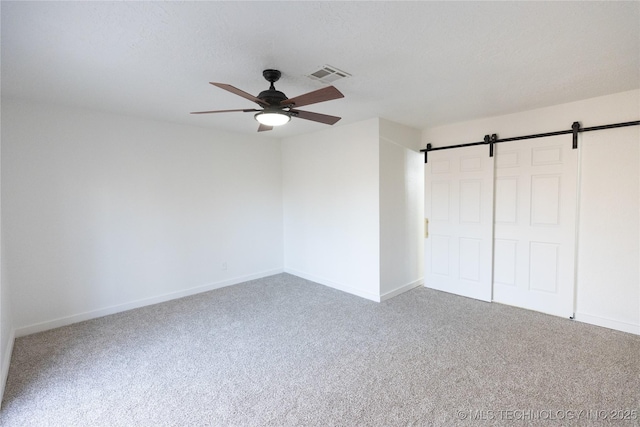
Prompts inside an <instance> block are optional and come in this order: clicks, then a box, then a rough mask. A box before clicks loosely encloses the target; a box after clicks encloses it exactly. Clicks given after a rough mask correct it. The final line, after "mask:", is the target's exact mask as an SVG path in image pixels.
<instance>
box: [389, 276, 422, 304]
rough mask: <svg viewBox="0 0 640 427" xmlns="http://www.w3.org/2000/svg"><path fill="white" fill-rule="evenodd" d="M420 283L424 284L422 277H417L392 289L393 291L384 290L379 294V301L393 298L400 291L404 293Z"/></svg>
mask: <svg viewBox="0 0 640 427" xmlns="http://www.w3.org/2000/svg"><path fill="white" fill-rule="evenodd" d="M422 284H424V279H418V280H414V281H413V282H411V283H407V284H406V285H402V286H400V287H398V288H396V289H394V290H393V291H389V292H385V293H384V294H382V295H380V301H386V300H388V299H390V298H393V297H395V296H398V295H400V294H402V293H405V292H407V291H409V290H411V289H413V288H417V287H418V286H422Z"/></svg>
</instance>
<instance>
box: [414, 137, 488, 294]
mask: <svg viewBox="0 0 640 427" xmlns="http://www.w3.org/2000/svg"><path fill="white" fill-rule="evenodd" d="M493 171H494V165H493V158H492V157H489V153H488V147H486V146H475V147H465V148H457V149H452V150H441V151H432V152H429V153H428V162H427V164H426V165H425V193H426V194H425V216H426V218H427V219H428V221H429V223H428V231H429V235H428V237H426V238H425V252H424V253H425V286H426V287H428V288H432V289H437V290H441V291H446V292H451V293H454V294H458V295H463V296H467V297H471V298H476V299H480V300H483V301H491V267H492V233H493Z"/></svg>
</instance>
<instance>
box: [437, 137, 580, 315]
mask: <svg viewBox="0 0 640 427" xmlns="http://www.w3.org/2000/svg"><path fill="white" fill-rule="evenodd" d="M569 142H570V141H567V137H566V136H565V137H562V136H554V137H548V138H544V139H541V140H529V141H518V142H515V143H509V144H502V145H500V146H499V147H498V146H496V147H494V155H495V157H489V151H488V147H487V146H482V145H480V146H470V147H460V148H456V149H455V150H441V151H432V152H429V153H428V155H429V158H428V162H427V163H426V164H425V217H426V218H427V219H428V237H426V238H425V286H426V287H428V288H432V289H437V290H442V291H447V292H451V293H454V294H458V295H463V296H467V297H471V298H476V299H480V300H483V301H492V300H493V301H496V302H501V303H505V304H509V305H514V306H518V307H523V308H527V309H531V310H536V311H541V312H545V313H550V314H555V315H559V316H563V317H570V316H572V314H573V299H574V275H575V224H576V222H575V221H576V197H577V190H576V185H577V184H576V183H577V157H578V153H577V151H578V150H573V149H572V146H571V144H570V143H569ZM494 159H495V164H494Z"/></svg>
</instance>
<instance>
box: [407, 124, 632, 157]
mask: <svg viewBox="0 0 640 427" xmlns="http://www.w3.org/2000/svg"><path fill="white" fill-rule="evenodd" d="M638 125H640V120H635V121H632V122H624V123H613V124H610V125H601V126H591V127H588V128H582V127H580V122H573V124H572V125H571V129H568V130H559V131H557V132H547V133H536V134H533V135H524V136H514V137H512V138H503V139H498V135H497V134H495V133H494V134H492V135H485V136H484V139H483V140H482V141H478V142H468V143H466V144H457V145H448V146H446V147H434V146H432V145H431V144H430V143H429V144H427V148H426V149H424V150H420V152H421V153H424V162H425V163H427V153H429V152H430V151H438V150H449V149H452V148H462V147H473V146H475V145H488V146H489V157H493V146H494V145H495V144H499V143H501V142H511V141H520V140H523V139H533V138H545V137H548V136H556V135H568V134H572V135H573V149H574V150H575V149H577V148H578V133H580V132H591V131H593V130H604V129H614V128H622V127H627V126H638Z"/></svg>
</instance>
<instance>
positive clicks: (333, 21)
mask: <svg viewBox="0 0 640 427" xmlns="http://www.w3.org/2000/svg"><path fill="white" fill-rule="evenodd" d="M1 7H2V10H1V13H2V29H1V30H2V75H1V77H2V96H3V97H5V96H8V97H18V98H27V99H31V100H41V101H43V102H47V103H56V104H63V105H70V106H78V107H84V108H91V109H97V110H102V111H111V112H118V113H124V114H131V115H135V116H141V117H149V118H154V119H159V120H165V121H172V122H179V123H186V124H192V125H197V126H209V127H215V128H220V129H225V130H230V131H235V132H243V133H255V131H256V129H257V123H256V122H255V121H254V120H253V117H252V116H251V114H248V113H228V114H217V115H199V116H194V115H189V114H188V113H189V112H190V111H198V110H214V109H231V108H254V107H255V104H253V103H251V102H250V101H246V100H244V99H242V98H240V97H238V96H235V95H232V94H230V93H227V92H225V91H223V90H221V89H218V88H215V87H213V86H211V85H209V84H208V82H209V81H216V82H222V83H229V84H231V85H234V86H236V87H238V88H240V89H243V90H245V91H247V92H250V93H252V94H254V95H257V94H258V93H259V92H260V91H262V90H264V89H266V88H267V87H268V83H267V82H266V81H265V80H264V79H263V78H262V70H263V69H265V68H277V69H279V70H281V71H282V73H283V76H282V78H281V80H280V81H279V82H278V83H277V84H276V88H277V89H279V90H281V91H283V92H285V93H286V94H287V96H289V97H293V96H296V95H299V94H302V93H306V92H309V91H311V90H315V89H317V88H319V87H322V84H321V83H319V82H317V81H314V80H311V79H309V78H307V77H305V75H307V74H308V73H310V72H312V71H315V69H316V68H317V67H318V66H321V65H324V64H331V65H333V66H336V67H338V68H341V69H343V70H345V71H347V72H349V73H351V74H353V77H351V78H349V79H345V80H340V81H337V82H336V83H335V86H336V87H337V88H338V89H340V90H341V91H342V92H343V93H344V94H345V98H343V99H339V100H334V101H328V102H326V103H322V104H317V105H310V106H308V107H305V108H303V109H305V110H309V111H315V112H320V113H326V114H332V115H337V116H341V117H343V120H342V121H340V122H338V124H336V125H335V126H340V125H342V124H347V123H352V122H355V121H359V120H363V119H367V118H371V117H376V116H378V117H384V118H387V119H390V120H393V121H396V122H399V123H403V124H406V125H408V126H412V127H415V128H418V129H421V128H425V127H428V126H434V125H440V124H445V123H451V122H455V121H460V120H468V119H475V118H480V117H486V116H491V115H497V114H506V113H511V112H516V111H523V110H527V109H532V108H538V107H543V106H547V105H553V104H558V103H563V102H570V101H575V100H579V99H585V98H590V97H594V96H600V95H605V94H609V93H614V92H620V91H624V90H630V89H635V88H638V87H640V2H637V1H633V2H393V1H392V2H318V1H315V2H270V1H261V2H187V3H182V2H9V1H2V6H1ZM324 127H326V125H323V124H318V123H313V122H308V121H305V120H300V119H298V120H294V121H292V122H291V123H290V124H288V125H286V126H284V127H282V128H277V129H276V130H274V131H272V132H265V133H262V134H261V135H264V136H265V137H285V136H291V135H296V134H301V133H307V132H313V131H317V130H321V129H324Z"/></svg>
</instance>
